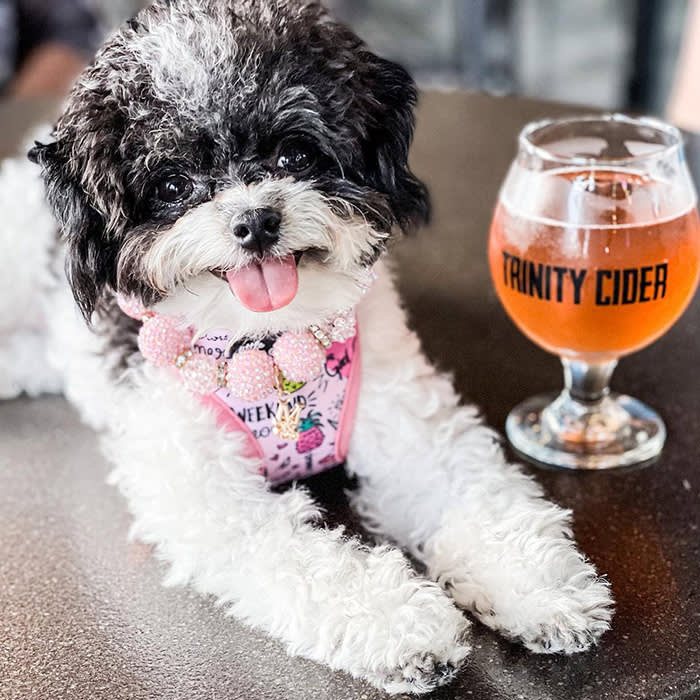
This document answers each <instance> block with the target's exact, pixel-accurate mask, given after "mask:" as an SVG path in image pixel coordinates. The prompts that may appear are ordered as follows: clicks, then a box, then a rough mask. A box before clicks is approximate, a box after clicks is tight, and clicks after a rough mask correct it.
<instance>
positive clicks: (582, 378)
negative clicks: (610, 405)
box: [562, 358, 617, 405]
mask: <svg viewBox="0 0 700 700" xmlns="http://www.w3.org/2000/svg"><path fill="white" fill-rule="evenodd" d="M562 364H563V365H564V385H565V387H566V392H567V393H568V394H569V396H571V398H572V399H573V400H574V401H580V402H582V403H585V404H589V405H590V404H596V403H600V402H601V401H602V400H603V399H604V398H605V397H606V396H607V395H608V394H609V393H610V378H611V377H612V374H613V372H614V371H615V368H616V367H617V360H612V361H611V362H603V363H601V364H595V365H594V364H589V363H587V362H582V361H580V360H567V359H565V358H562Z"/></svg>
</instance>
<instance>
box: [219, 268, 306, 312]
mask: <svg viewBox="0 0 700 700" xmlns="http://www.w3.org/2000/svg"><path fill="white" fill-rule="evenodd" d="M226 279H227V280H228V284H229V286H230V287H231V291H232V292H233V293H234V294H235V295H236V296H237V297H238V299H239V301H240V302H241V304H243V306H245V307H246V308H247V309H250V311H257V312H258V313H261V312H265V311H276V310H277V309H281V308H282V307H283V306H287V304H289V303H290V302H291V301H292V299H294V297H295V296H296V295H297V290H298V289H299V274H298V273H297V266H296V262H295V261H294V256H293V255H289V256H287V257H286V258H283V259H282V260H280V259H277V258H275V259H272V260H263V261H262V262H259V263H251V264H250V265H247V266H246V267H244V268H242V269H240V270H236V271H230V272H227V273H226Z"/></svg>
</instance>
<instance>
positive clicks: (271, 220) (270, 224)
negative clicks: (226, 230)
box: [233, 207, 282, 255]
mask: <svg viewBox="0 0 700 700" xmlns="http://www.w3.org/2000/svg"><path fill="white" fill-rule="evenodd" d="M281 224H282V214H280V212H279V211H277V209H272V208H271V207H264V208H262V209H252V210H251V211H248V212H246V213H245V214H244V215H243V216H242V217H241V218H240V219H239V220H238V221H237V223H236V224H235V225H234V227H233V235H234V236H235V237H236V238H237V239H238V241H239V242H240V244H241V248H245V249H246V250H251V251H254V252H256V253H259V254H260V255H262V254H263V253H264V252H265V251H266V250H267V249H268V248H271V247H272V246H273V245H274V244H275V243H277V241H278V240H279V238H280V225H281Z"/></svg>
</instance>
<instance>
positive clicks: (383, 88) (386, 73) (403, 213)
mask: <svg viewBox="0 0 700 700" xmlns="http://www.w3.org/2000/svg"><path fill="white" fill-rule="evenodd" d="M361 64H362V66H363V69H364V70H362V74H363V78H364V80H363V82H364V84H365V86H366V90H367V92H366V94H365V95H364V102H365V104H364V105H363V107H364V113H365V114H368V115H369V119H370V121H369V124H368V127H367V140H366V143H365V149H366V152H365V159H366V162H367V164H368V169H369V172H370V173H371V176H372V178H373V180H374V181H375V182H374V183H373V184H374V185H375V187H377V189H379V190H380V191H382V192H384V193H385V194H386V195H387V196H388V199H389V203H390V205H391V208H392V212H393V214H394V218H395V220H396V222H397V223H398V224H399V225H400V226H401V228H402V229H403V230H404V231H406V232H407V231H409V230H411V229H413V228H414V227H416V226H419V225H420V224H423V223H427V222H428V221H429V219H430V197H429V194H428V190H427V188H426V187H425V185H424V184H423V183H422V182H421V181H420V180H419V179H418V178H417V177H416V176H415V175H414V174H413V173H412V172H411V170H410V168H409V166H408V153H409V149H410V146H411V142H412V140H413V131H414V127H415V117H414V108H415V106H416V103H417V101H418V90H417V88H416V84H415V82H414V80H413V78H412V77H411V76H410V75H409V74H408V72H407V71H406V70H405V69H404V68H402V67H401V66H400V65H398V64H396V63H394V62H392V61H388V60H386V59H383V58H380V57H379V56H376V55H375V54H373V53H371V52H369V51H364V52H363V55H362V61H361Z"/></svg>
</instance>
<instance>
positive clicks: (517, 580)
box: [349, 276, 611, 653]
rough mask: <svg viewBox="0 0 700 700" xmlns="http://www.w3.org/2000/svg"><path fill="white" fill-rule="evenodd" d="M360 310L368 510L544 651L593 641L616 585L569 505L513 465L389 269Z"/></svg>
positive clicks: (456, 589)
mask: <svg viewBox="0 0 700 700" xmlns="http://www.w3.org/2000/svg"><path fill="white" fill-rule="evenodd" d="M359 320H360V329H361V334H362V336H361V339H362V363H363V383H362V391H361V396H360V401H359V405H358V416H357V421H356V426H355V432H354V437H353V442H352V446H351V452H350V459H349V467H350V470H351V471H352V472H354V473H356V474H357V475H358V476H359V477H360V488H359V490H358V492H357V493H356V495H355V497H354V505H355V507H356V508H357V510H358V511H359V512H360V513H361V514H362V515H363V516H364V518H365V521H366V522H367V523H368V525H369V526H370V527H371V528H373V529H374V530H376V531H378V532H381V533H382V534H384V535H387V536H389V537H391V538H392V539H393V540H394V541H396V542H398V543H399V544H400V545H401V546H404V547H406V548H408V549H409V550H410V551H411V552H412V553H413V554H414V555H415V556H416V557H418V558H420V559H421V560H423V561H424V562H425V564H426V565H427V567H428V570H429V573H430V574H431V576H432V577H433V578H434V579H435V580H436V581H438V582H440V583H441V584H442V585H443V586H444V587H445V589H446V590H447V591H448V592H449V593H450V595H452V597H453V598H454V599H455V601H456V602H457V603H458V604H459V605H460V606H462V607H464V608H466V609H469V610H471V611H473V612H474V614H475V615H476V616H477V617H478V618H479V619H480V620H481V621H482V622H484V623H485V624H486V625H488V626H489V627H492V628H494V629H497V630H499V631H500V632H502V633H504V634H505V635H506V636H509V637H512V638H517V639H519V640H520V641H522V642H523V643H524V644H525V645H526V646H527V647H528V648H529V649H532V650H533V651H539V652H566V653H571V652H575V651H580V650H583V649H586V648H587V647H589V646H590V645H591V643H593V642H594V641H595V640H596V639H597V638H598V637H599V636H600V635H601V634H602V633H603V632H604V631H605V630H606V629H607V628H608V626H609V620H610V617H611V597H610V593H609V589H608V586H607V584H606V583H605V582H604V581H601V580H600V579H599V578H598V577H597V575H596V572H595V570H594V568H593V566H592V565H591V564H590V563H589V562H587V561H586V560H585V558H584V557H583V555H581V554H580V553H579V552H578V550H577V549H576V546H575V544H574V543H573V541H572V540H571V530H570V524H569V513H567V512H566V511H564V510H562V509H561V508H559V507H557V506H555V505H553V504H551V503H549V502H547V501H546V500H545V499H544V498H543V497H542V491H541V489H540V488H539V486H538V485H537V484H536V482H535V481H534V480H532V479H530V478H529V477H526V476H525V475H524V474H523V473H521V472H520V470H519V469H518V468H516V467H514V466H512V465H508V464H507V462H506V460H505V457H504V454H503V452H502V450H501V448H500V446H499V444H498V442H497V441H496V437H495V435H494V433H493V432H492V431H491V430H489V429H488V428H486V427H485V426H483V425H482V423H481V421H480V420H479V417H478V415H477V412H476V411H475V409H473V408H467V407H461V406H460V405H459V397H458V396H457V395H456V393H455V391H454V389H453V387H452V383H451V381H450V379H449V378H448V377H446V376H443V375H441V374H439V373H438V372H436V371H435V370H434V369H433V368H432V367H431V366H430V365H429V364H428V363H427V361H426V360H425V358H424V357H423V355H422V353H421V350H420V345H419V342H418V339H417V338H416V337H415V335H414V334H413V333H411V332H410V331H409V330H408V329H407V328H406V324H405V318H404V314H403V312H402V311H401V309H400V307H399V302H398V298H397V296H396V293H395V291H394V290H393V288H392V285H391V282H390V280H389V279H388V278H387V277H386V276H382V277H380V280H379V281H378V282H377V284H376V286H375V287H374V288H373V290H372V291H371V292H370V294H369V295H368V297H367V298H366V299H365V301H364V302H363V305H362V307H361V310H360V317H359ZM446 332H449V330H448V329H446Z"/></svg>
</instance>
